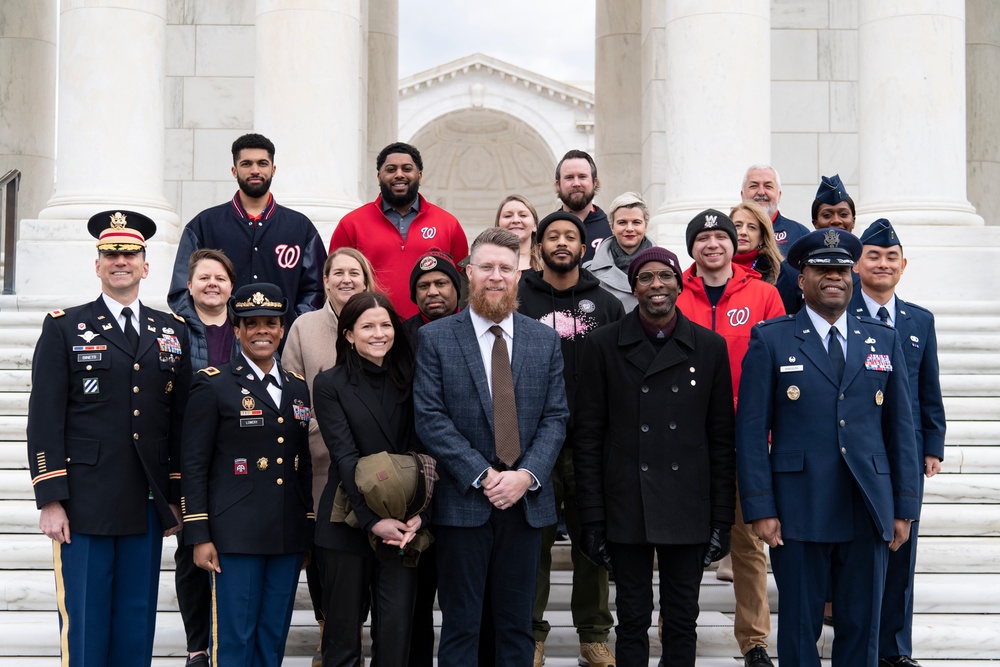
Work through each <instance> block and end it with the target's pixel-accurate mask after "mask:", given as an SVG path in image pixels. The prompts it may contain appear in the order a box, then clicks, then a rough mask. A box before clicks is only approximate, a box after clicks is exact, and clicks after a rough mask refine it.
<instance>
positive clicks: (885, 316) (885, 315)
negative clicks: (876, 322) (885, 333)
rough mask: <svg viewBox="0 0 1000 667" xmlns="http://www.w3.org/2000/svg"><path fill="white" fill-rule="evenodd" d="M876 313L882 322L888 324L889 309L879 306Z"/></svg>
mask: <svg viewBox="0 0 1000 667" xmlns="http://www.w3.org/2000/svg"><path fill="white" fill-rule="evenodd" d="M876 315H878V318H879V319H880V320H882V321H883V322H884V323H886V324H889V311H888V310H886V308H885V306H879V307H878V312H877V313H876Z"/></svg>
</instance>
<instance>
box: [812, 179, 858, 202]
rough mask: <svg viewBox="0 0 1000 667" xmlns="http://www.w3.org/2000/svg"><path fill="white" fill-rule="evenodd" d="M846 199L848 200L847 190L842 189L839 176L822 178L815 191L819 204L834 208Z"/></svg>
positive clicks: (842, 184)
mask: <svg viewBox="0 0 1000 667" xmlns="http://www.w3.org/2000/svg"><path fill="white" fill-rule="evenodd" d="M848 199H850V197H849V196H848V195H847V189H846V188H845V187H844V182H843V181H841V180H840V174H834V175H833V176H823V182H822V183H820V184H819V189H817V190H816V201H818V202H819V203H821V204H829V205H830V206H836V205H837V204H839V203H840V202H842V201H847V200H848Z"/></svg>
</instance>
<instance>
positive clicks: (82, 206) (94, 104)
mask: <svg viewBox="0 0 1000 667" xmlns="http://www.w3.org/2000/svg"><path fill="white" fill-rule="evenodd" d="M31 4H32V5H33V6H34V5H35V3H31ZM38 4H39V5H41V4H44V3H38ZM166 5H167V3H166V0H101V2H93V1H91V0H61V2H60V5H59V65H58V72H59V80H58V88H59V90H58V107H57V112H56V114H57V126H58V134H57V145H56V185H55V191H54V193H53V195H52V197H51V198H50V199H49V200H48V204H47V205H46V207H45V208H44V209H43V210H42V211H40V212H39V214H38V219H33V220H22V221H21V230H20V235H19V241H18V245H17V280H16V285H15V287H16V290H17V295H18V297H19V298H20V297H29V298H35V297H37V296H42V295H45V296H57V297H59V298H60V299H67V301H63V302H65V303H71V302H72V300H74V299H78V298H80V297H83V296H90V297H92V296H93V294H95V293H96V292H97V291H98V290H99V289H100V284H99V282H98V281H97V278H96V277H94V273H93V271H94V258H95V256H96V249H95V248H94V243H95V241H94V239H93V238H91V236H90V235H89V234H88V233H87V228H86V224H85V223H86V221H87V220H88V219H89V218H90V216H91V215H93V214H94V213H97V212H98V211H102V210H106V209H109V208H123V209H130V210H134V211H138V212H141V213H145V214H146V215H148V216H150V217H151V218H153V219H154V220H155V221H156V223H157V231H156V236H155V237H154V238H153V239H152V241H151V242H150V244H149V245H148V247H147V257H148V259H149V263H150V275H149V278H148V279H147V280H145V281H143V286H142V289H141V294H140V295H141V296H142V298H143V299H145V300H147V301H148V302H152V303H157V302H160V301H162V298H163V294H165V293H166V289H167V285H168V284H169V280H170V275H169V274H170V266H171V264H172V263H173V259H174V252H175V245H174V244H176V243H177V240H178V238H179V235H180V221H179V219H178V217H177V215H176V214H175V213H174V212H173V211H171V210H170V204H169V203H168V202H167V200H166V198H165V197H164V196H163V168H164V150H163V143H164V85H165V84H164V74H165V53H164V51H165V45H166V25H167V22H166V12H167V7H166ZM40 85H44V84H40ZM53 267H58V269H57V270H55V271H54V270H53Z"/></svg>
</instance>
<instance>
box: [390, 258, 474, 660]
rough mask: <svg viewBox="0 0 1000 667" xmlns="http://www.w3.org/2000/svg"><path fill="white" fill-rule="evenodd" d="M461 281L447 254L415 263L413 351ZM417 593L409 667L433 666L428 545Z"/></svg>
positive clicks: (449, 310) (409, 333)
mask: <svg viewBox="0 0 1000 667" xmlns="http://www.w3.org/2000/svg"><path fill="white" fill-rule="evenodd" d="M459 286H460V280H459V275H458V269H457V268H456V267H455V263H454V262H453V261H452V259H451V255H449V254H448V253H446V252H444V251H441V250H438V249H436V248H435V249H434V250H431V251H430V252H428V253H427V254H426V255H424V256H422V257H421V258H420V259H418V260H417V263H416V265H415V266H414V267H413V271H411V272H410V300H411V301H413V303H415V304H416V305H417V309H418V310H419V311H420V312H418V313H417V314H416V315H414V316H413V317H411V318H410V319H408V320H406V321H405V322H403V330H404V331H405V332H406V338H407V340H408V341H409V342H410V345H412V346H413V348H414V351H416V347H417V340H418V335H419V334H418V331H420V329H421V327H423V326H424V325H425V324H427V323H429V322H433V321H434V320H439V319H441V318H442V317H448V316H449V315H454V314H455V313H457V312H458V295H459ZM417 568H418V569H419V572H418V574H417V593H416V599H415V600H414V603H413V626H412V629H411V633H410V659H409V663H408V664H409V666H410V667H431V665H433V663H434V597H435V595H436V594H437V547H435V546H434V545H433V544H431V545H430V546H429V547H428V548H427V549H425V550H424V552H423V553H422V554H421V556H420V561H419V562H418V563H417Z"/></svg>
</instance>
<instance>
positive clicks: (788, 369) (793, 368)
mask: <svg viewBox="0 0 1000 667" xmlns="http://www.w3.org/2000/svg"><path fill="white" fill-rule="evenodd" d="M779 370H780V371H781V372H782V373H795V372H797V371H801V370H802V364H796V365H795V366H782V367H781V368H780V369H779Z"/></svg>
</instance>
